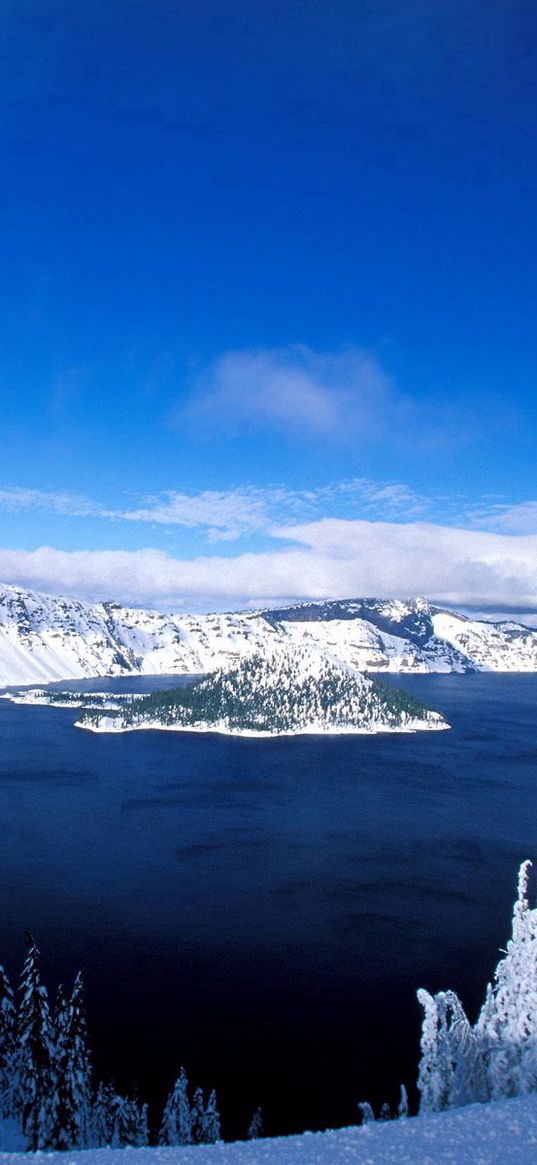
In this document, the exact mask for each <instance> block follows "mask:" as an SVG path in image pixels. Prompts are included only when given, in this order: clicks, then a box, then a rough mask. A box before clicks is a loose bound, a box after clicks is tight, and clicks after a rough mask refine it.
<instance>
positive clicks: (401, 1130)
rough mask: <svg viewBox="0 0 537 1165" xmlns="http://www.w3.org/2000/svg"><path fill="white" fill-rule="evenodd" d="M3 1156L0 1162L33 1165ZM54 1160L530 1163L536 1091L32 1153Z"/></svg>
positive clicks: (534, 1150)
mask: <svg viewBox="0 0 537 1165" xmlns="http://www.w3.org/2000/svg"><path fill="white" fill-rule="evenodd" d="M28 1160H29V1158H28V1155H27V1154H24V1153H0V1165H28ZM31 1160H32V1162H35V1163H36V1165H38V1163H39V1162H41V1161H42V1162H43V1163H44V1162H49V1163H50V1165H533V1163H534V1162H537V1096H536V1095H535V1094H534V1095H530V1096H524V1097H519V1098H517V1099H515V1100H503V1101H496V1102H494V1103H490V1104H474V1105H469V1106H468V1107H467V1108H459V1109H450V1110H449V1111H448V1112H441V1113H437V1114H435V1115H433V1116H427V1117H411V1118H409V1119H407V1120H401V1121H377V1122H375V1123H374V1124H368V1125H365V1126H363V1127H361V1128H348V1129H338V1130H337V1131H334V1132H327V1133H303V1134H302V1136H299V1137H278V1138H275V1139H270V1138H268V1139H266V1140H259V1141H245V1142H236V1143H235V1144H224V1143H223V1142H220V1143H219V1144H216V1145H200V1146H195V1147H194V1146H193V1147H191V1148H177V1149H89V1150H86V1151H85V1152H73V1151H71V1152H69V1153H48V1152H47V1153H44V1152H42V1153H34V1154H32V1157H31Z"/></svg>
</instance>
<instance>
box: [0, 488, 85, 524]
mask: <svg viewBox="0 0 537 1165" xmlns="http://www.w3.org/2000/svg"><path fill="white" fill-rule="evenodd" d="M0 507H3V508H4V509H6V510H14V511H16V510H36V509H38V510H46V511H47V512H48V513H49V514H51V513H52V514H61V515H63V516H71V517H76V518H88V517H93V516H95V515H96V514H98V515H100V516H103V517H104V516H106V514H107V511H105V510H102V509H101V508H100V507H99V506H97V505H96V504H95V503H94V502H92V501H90V500H89V499H88V498H84V497H80V496H79V495H78V494H72V493H68V492H61V491H50V490H41V489H25V488H23V487H21V486H11V487H8V488H5V489H0Z"/></svg>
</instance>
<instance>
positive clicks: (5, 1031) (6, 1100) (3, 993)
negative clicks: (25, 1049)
mask: <svg viewBox="0 0 537 1165" xmlns="http://www.w3.org/2000/svg"><path fill="white" fill-rule="evenodd" d="M16 1022H17V1013H16V1009H15V998H14V994H13V988H12V986H11V983H10V982H9V979H8V977H7V975H6V973H5V971H4V968H3V967H0V1112H1V1115H2V1117H9V1116H13V1111H14V1087H15V1071H16V1062H15V1031H16Z"/></svg>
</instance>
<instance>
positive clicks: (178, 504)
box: [0, 477, 429, 542]
mask: <svg viewBox="0 0 537 1165" xmlns="http://www.w3.org/2000/svg"><path fill="white" fill-rule="evenodd" d="M428 504H429V502H428V500H427V499H424V498H420V497H419V496H418V495H417V494H415V493H413V491H412V490H410V489H409V488H408V486H406V485H404V484H402V483H398V482H374V481H371V480H370V479H369V478H363V477H361V478H354V479H352V480H350V481H339V482H331V483H329V484H328V485H324V486H318V487H314V488H311V489H289V488H287V487H285V486H282V485H270V486H253V485H245V486H237V487H235V488H230V489H227V490H202V491H199V492H197V493H195V492H187V491H178V490H167V491H165V492H164V493H162V494H159V495H157V496H154V497H149V498H145V499H144V500H143V501H142V502H141V504H140V505H138V506H136V507H135V508H132V509H128V510H126V509H121V508H120V507H119V506H116V507H115V508H114V507H110V508H106V507H104V506H102V505H100V504H99V503H97V502H94V501H92V500H91V499H89V498H84V497H80V496H78V495H76V494H70V493H67V492H66V493H61V492H52V491H46V490H36V489H25V488H22V487H18V486H17V487H16V486H13V487H11V488H7V489H0V508H2V507H3V508H4V509H8V510H12V511H17V510H24V509H28V510H42V511H44V512H46V513H49V514H57V515H61V516H68V517H82V518H87V517H92V518H102V519H113V520H114V521H115V522H118V521H126V522H139V523H154V524H155V525H157V526H183V527H185V528H188V529H197V530H201V531H202V533H203V534H204V535H205V536H206V537H207V538H208V540H209V541H210V542H217V541H232V540H233V539H236V538H239V537H241V536H243V535H248V534H254V533H259V532H265V533H267V534H270V532H271V529H272V527H273V526H274V525H275V524H282V523H286V522H291V521H297V520H299V519H302V520H305V519H306V518H313V517H317V516H319V515H320V513H322V512H323V510H324V509H326V506H327V505H329V506H331V507H332V508H333V509H335V510H336V511H338V510H339V511H341V509H342V508H343V509H344V511H348V510H349V508H350V509H352V513H353V515H354V514H356V513H359V514H363V515H372V516H375V517H380V516H382V517H395V516H406V517H412V516H416V515H417V514H421V513H423V512H424V510H426V509H427V506H428Z"/></svg>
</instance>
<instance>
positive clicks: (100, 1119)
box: [89, 1083, 118, 1149]
mask: <svg viewBox="0 0 537 1165" xmlns="http://www.w3.org/2000/svg"><path fill="white" fill-rule="evenodd" d="M117 1100H118V1097H117V1093H116V1091H115V1088H114V1086H113V1084H103V1083H101V1084H99V1087H98V1088H97V1091H96V1093H95V1098H94V1100H93V1104H92V1106H91V1112H90V1131H89V1141H90V1144H91V1146H92V1148H97V1149H104V1148H108V1147H109V1146H110V1145H111V1144H112V1136H113V1133H114V1121H115V1117H116V1109H117Z"/></svg>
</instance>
